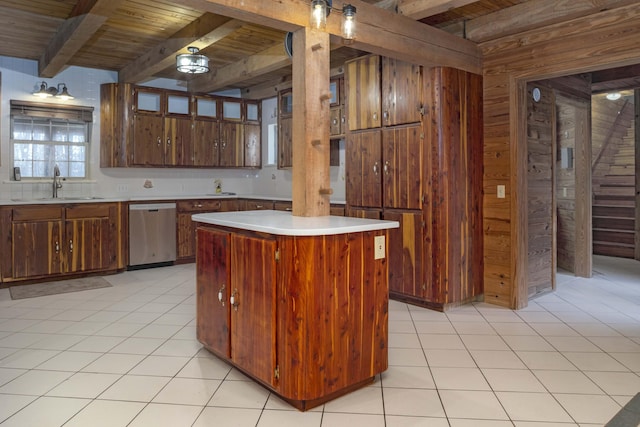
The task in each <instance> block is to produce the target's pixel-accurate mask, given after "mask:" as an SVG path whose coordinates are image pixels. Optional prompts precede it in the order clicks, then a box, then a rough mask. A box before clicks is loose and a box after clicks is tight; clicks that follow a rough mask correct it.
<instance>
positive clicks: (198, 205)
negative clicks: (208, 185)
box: [193, 203, 202, 208]
mask: <svg viewBox="0 0 640 427" xmlns="http://www.w3.org/2000/svg"><path fill="white" fill-rule="evenodd" d="M193 207H194V208H201V207H202V203H198V204H196V205H193Z"/></svg>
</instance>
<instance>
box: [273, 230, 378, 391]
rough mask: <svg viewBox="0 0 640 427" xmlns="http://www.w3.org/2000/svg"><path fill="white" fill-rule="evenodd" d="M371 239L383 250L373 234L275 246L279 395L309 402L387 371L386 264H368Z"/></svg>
mask: <svg viewBox="0 0 640 427" xmlns="http://www.w3.org/2000/svg"><path fill="white" fill-rule="evenodd" d="M379 235H382V236H385V238H386V242H387V245H388V241H389V236H388V234H387V233H386V232H380V231H377V232H366V233H356V234H339V235H333V236H310V237H285V238H281V239H280V240H279V243H280V254H281V259H280V262H279V274H280V276H279V277H280V280H279V290H278V296H277V304H278V307H277V311H278V316H279V317H278V322H277V323H278V332H277V334H278V344H279V345H278V362H279V364H280V381H279V387H280V390H279V392H280V393H282V395H284V396H288V397H290V398H293V399H299V400H313V399H317V398H319V397H320V396H323V395H328V394H330V393H332V392H336V391H339V390H340V389H342V388H344V387H345V386H347V385H349V384H353V383H354V382H357V381H363V380H367V379H369V378H372V377H373V376H375V375H376V374H377V373H379V372H382V371H384V370H385V369H386V368H387V363H388V361H387V348H388V342H387V340H388V330H387V323H388V291H389V288H388V267H387V265H388V264H387V262H388V260H387V259H379V260H375V259H374V236H379ZM387 253H388V251H387ZM293 266H295V268H294V267H293ZM338 331H339V332H338ZM345 355H346V357H345ZM341 360H342V361H343V362H340V361H341Z"/></svg>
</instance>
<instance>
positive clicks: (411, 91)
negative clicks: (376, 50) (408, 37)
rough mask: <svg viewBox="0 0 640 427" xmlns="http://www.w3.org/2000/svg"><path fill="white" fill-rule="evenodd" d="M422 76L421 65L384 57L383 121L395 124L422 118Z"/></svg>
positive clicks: (414, 121) (416, 120)
mask: <svg viewBox="0 0 640 427" xmlns="http://www.w3.org/2000/svg"><path fill="white" fill-rule="evenodd" d="M422 105H423V103H422V76H421V71H420V66H419V65H414V64H410V63H408V62H404V61H400V60H398V59H393V58H387V57H383V58H382V123H383V125H384V126H394V125H400V124H405V123H416V122H419V121H420V120H422V113H421V111H422Z"/></svg>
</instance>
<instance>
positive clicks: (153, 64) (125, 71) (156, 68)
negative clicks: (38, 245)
mask: <svg viewBox="0 0 640 427" xmlns="http://www.w3.org/2000/svg"><path fill="white" fill-rule="evenodd" d="M242 25H243V23H242V22H241V21H238V20H235V19H232V18H229V17H226V16H220V15H214V14H212V13H205V14H204V15H202V16H201V17H200V18H198V19H196V20H195V21H193V22H191V23H190V24H189V25H187V26H186V27H184V28H183V29H181V30H180V31H178V32H177V33H175V34H174V35H172V36H171V37H169V38H168V39H167V40H164V41H162V42H160V43H159V44H158V45H157V46H155V47H154V48H153V49H150V50H148V51H147V52H145V53H144V54H142V55H141V56H139V57H138V58H137V59H135V60H134V61H132V62H130V63H129V64H128V65H126V66H125V67H123V68H122V69H121V70H120V72H119V73H118V80H119V81H120V82H126V83H138V82H140V81H142V80H145V79H148V78H150V77H152V76H153V75H154V74H157V73H158V72H160V71H162V70H164V69H166V68H169V67H171V66H172V65H173V66H175V64H176V55H178V54H180V53H188V51H187V47H189V46H195V47H197V48H198V49H204V48H206V47H207V46H211V45H212V44H214V43H216V42H218V41H219V40H221V39H223V38H224V37H226V36H228V35H229V34H231V33H232V32H234V31H235V30H237V29H238V28H240V27H242Z"/></svg>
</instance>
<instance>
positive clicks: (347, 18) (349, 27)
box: [342, 4, 356, 40]
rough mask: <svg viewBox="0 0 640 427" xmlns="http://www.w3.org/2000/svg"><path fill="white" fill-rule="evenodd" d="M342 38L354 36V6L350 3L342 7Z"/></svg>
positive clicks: (350, 38)
mask: <svg viewBox="0 0 640 427" xmlns="http://www.w3.org/2000/svg"><path fill="white" fill-rule="evenodd" d="M342 38H343V39H345V40H354V39H355V38H356V7H355V6H352V5H350V4H345V5H344V6H343V7H342Z"/></svg>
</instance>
